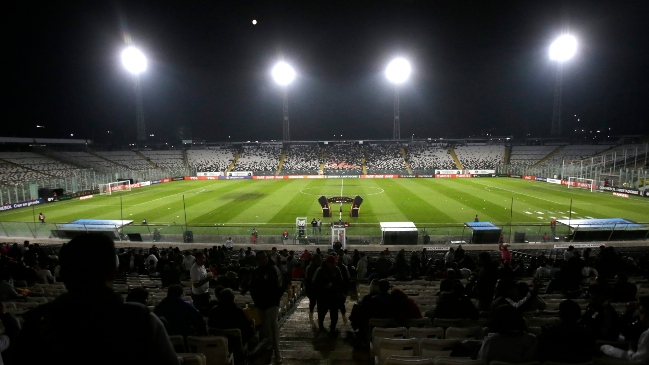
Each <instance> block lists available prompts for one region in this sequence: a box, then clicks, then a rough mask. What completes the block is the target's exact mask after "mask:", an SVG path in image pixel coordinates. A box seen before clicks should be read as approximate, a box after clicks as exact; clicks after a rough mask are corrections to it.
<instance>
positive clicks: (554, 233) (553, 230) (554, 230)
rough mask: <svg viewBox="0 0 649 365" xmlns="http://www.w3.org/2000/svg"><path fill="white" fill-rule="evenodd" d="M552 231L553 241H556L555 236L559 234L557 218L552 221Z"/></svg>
mask: <svg viewBox="0 0 649 365" xmlns="http://www.w3.org/2000/svg"><path fill="white" fill-rule="evenodd" d="M550 231H551V232H552V237H551V238H552V241H554V238H555V237H556V236H557V220H556V219H554V218H552V220H551V221H550Z"/></svg>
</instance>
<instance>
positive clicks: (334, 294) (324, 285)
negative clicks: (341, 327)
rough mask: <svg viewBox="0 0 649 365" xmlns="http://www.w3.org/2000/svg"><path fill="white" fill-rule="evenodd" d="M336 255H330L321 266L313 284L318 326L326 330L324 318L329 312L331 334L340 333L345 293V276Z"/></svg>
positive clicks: (321, 329)
mask: <svg viewBox="0 0 649 365" xmlns="http://www.w3.org/2000/svg"><path fill="white" fill-rule="evenodd" d="M337 261H338V260H337V259H336V256H333V255H329V256H327V258H326V259H325V261H324V265H322V266H321V267H319V268H318V269H317V270H316V272H315V274H314V276H313V285H314V289H315V291H316V296H317V298H318V328H319V329H320V331H324V330H325V329H324V318H325V316H326V315H327V312H329V319H330V320H331V323H330V326H329V334H330V335H331V336H335V335H336V334H337V333H338V330H336V324H337V323H338V308H339V306H340V302H341V299H340V298H341V297H342V295H343V277H342V274H341V273H340V269H339V268H338V266H337Z"/></svg>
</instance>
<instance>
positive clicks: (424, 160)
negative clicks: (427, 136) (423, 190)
mask: <svg viewBox="0 0 649 365" xmlns="http://www.w3.org/2000/svg"><path fill="white" fill-rule="evenodd" d="M407 156H408V163H410V168H411V169H413V170H435V169H440V170H450V169H456V168H457V166H455V162H454V161H453V158H452V157H451V155H450V154H449V153H448V150H447V148H446V147H439V146H421V145H417V146H410V147H409V148H408V155H407Z"/></svg>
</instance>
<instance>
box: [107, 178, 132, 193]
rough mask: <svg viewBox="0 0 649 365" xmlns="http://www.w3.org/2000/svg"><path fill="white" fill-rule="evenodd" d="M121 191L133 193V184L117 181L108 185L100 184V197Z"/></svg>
mask: <svg viewBox="0 0 649 365" xmlns="http://www.w3.org/2000/svg"><path fill="white" fill-rule="evenodd" d="M119 191H131V182H130V181H115V182H111V183H108V184H99V195H111V194H112V193H114V192H119Z"/></svg>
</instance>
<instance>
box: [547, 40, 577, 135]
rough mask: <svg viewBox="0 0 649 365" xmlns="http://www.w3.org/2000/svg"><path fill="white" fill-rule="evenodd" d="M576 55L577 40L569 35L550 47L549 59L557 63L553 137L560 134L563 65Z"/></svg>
mask: <svg viewBox="0 0 649 365" xmlns="http://www.w3.org/2000/svg"><path fill="white" fill-rule="evenodd" d="M575 53H577V39H576V38H575V37H573V36H571V35H569V34H564V35H562V36H560V37H559V38H557V39H556V40H555V41H554V42H552V44H551V45H550V59H551V60H553V61H557V77H556V82H555V85H554V108H553V110H552V129H551V133H552V134H553V135H559V134H561V94H562V88H563V63H564V62H565V61H568V60H569V59H571V58H572V57H573V56H574V55H575Z"/></svg>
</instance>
